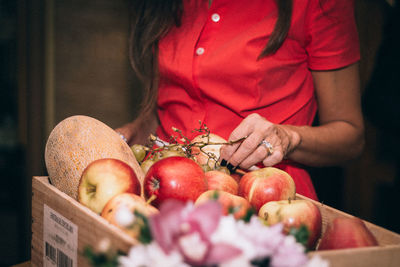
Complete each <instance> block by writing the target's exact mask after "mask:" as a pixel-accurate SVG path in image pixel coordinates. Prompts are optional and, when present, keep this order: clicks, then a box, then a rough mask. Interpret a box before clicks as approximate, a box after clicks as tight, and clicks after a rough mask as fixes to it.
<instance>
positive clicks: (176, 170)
mask: <svg viewBox="0 0 400 267" xmlns="http://www.w3.org/2000/svg"><path fill="white" fill-rule="evenodd" d="M206 190H207V180H206V178H205V174H204V172H203V170H202V169H201V167H200V166H199V165H198V164H197V163H196V162H194V161H193V160H191V159H189V158H185V157H169V158H165V159H161V160H159V161H157V162H156V163H154V164H153V165H152V166H151V167H150V169H149V170H148V172H147V174H146V176H145V178H144V194H145V197H146V199H149V198H151V197H155V199H154V200H153V201H152V203H151V204H153V205H154V206H156V207H158V206H159V205H160V204H161V203H162V202H164V201H165V200H167V199H170V198H173V199H178V200H181V201H195V200H196V199H197V197H198V196H199V195H200V194H201V193H203V192H204V191H206Z"/></svg>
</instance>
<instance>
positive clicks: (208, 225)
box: [187, 201, 222, 237]
mask: <svg viewBox="0 0 400 267" xmlns="http://www.w3.org/2000/svg"><path fill="white" fill-rule="evenodd" d="M221 217H222V207H221V204H219V203H218V202H217V201H208V202H205V203H204V204H201V205H198V206H196V207H195V208H194V210H192V212H190V213H189V214H188V217H187V220H188V222H195V224H197V225H198V226H199V227H200V229H201V232H202V234H204V235H205V236H207V237H208V236H210V235H211V234H212V233H213V232H214V231H215V230H216V229H217V227H218V225H219V221H220V219H221Z"/></svg>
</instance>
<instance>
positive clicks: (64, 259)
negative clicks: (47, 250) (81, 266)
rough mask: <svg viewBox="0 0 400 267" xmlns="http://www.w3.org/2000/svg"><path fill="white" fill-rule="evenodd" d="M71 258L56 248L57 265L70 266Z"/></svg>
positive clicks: (60, 266) (59, 266)
mask: <svg viewBox="0 0 400 267" xmlns="http://www.w3.org/2000/svg"><path fill="white" fill-rule="evenodd" d="M72 264H73V262H72V259H71V258H70V257H68V256H67V255H65V254H64V253H63V252H62V251H61V250H59V249H57V267H72Z"/></svg>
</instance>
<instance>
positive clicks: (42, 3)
mask: <svg viewBox="0 0 400 267" xmlns="http://www.w3.org/2000/svg"><path fill="white" fill-rule="evenodd" d="M356 2H357V8H356V15H357V24H358V28H359V34H360V41H361V52H362V60H361V66H360V75H361V77H360V78H361V86H362V91H363V107H364V114H365V120H366V129H367V131H366V141H367V143H366V147H365V151H364V153H363V154H362V156H361V157H360V158H359V159H357V160H354V161H353V162H350V163H348V164H346V165H344V166H340V167H332V168H318V169H311V173H312V177H313V180H314V182H315V185H316V188H317V192H318V195H319V198H320V201H321V202H323V203H325V204H327V205H330V206H332V207H335V208H338V209H340V210H343V211H345V212H348V213H350V214H353V215H356V216H358V217H361V218H363V219H365V220H368V221H370V222H372V223H375V224H377V225H380V226H383V227H385V228H387V229H390V230H392V231H395V232H398V233H400V220H399V206H398V205H399V201H398V198H397V197H398V194H399V193H400V190H399V183H400V182H399V170H398V166H399V164H398V163H399V160H400V157H399V156H398V153H399V148H400V141H399V140H400V139H399V138H398V136H399V135H398V134H397V131H398V129H400V127H399V119H400V108H399V104H398V103H399V102H400V101H399V100H400V99H399V92H400V85H399V77H400V67H399V62H400V57H399V53H400V50H399V47H400V45H399V37H398V36H399V33H400V30H399V29H400V28H399V27H400V25H399V18H400V14H399V8H398V6H397V7H396V8H395V7H394V6H395V1H394V0H392V1H389V0H388V1H385V0H357V1H356ZM128 35H129V0H118V1H109V0H96V1H94V0H92V1H78V0H70V1H62V0H58V1H55V0H0V214H1V219H0V229H1V230H0V266H9V265H12V264H16V263H19V262H23V261H26V260H29V257H30V233H31V230H30V221H31V215H30V212H31V208H30V205H31V178H32V176H34V175H38V176H39V175H46V169H45V165H44V159H43V158H44V146H45V143H46V140H47V136H48V135H49V133H50V131H51V129H52V128H53V127H54V126H55V125H56V124H57V123H58V122H60V121H61V120H63V119H64V118H66V117H68V116H71V115H77V114H83V115H88V116H92V117H94V118H97V119H99V120H101V121H103V122H105V123H106V124H108V125H109V126H111V127H117V126H120V125H121V124H123V123H124V122H127V121H129V120H131V119H132V118H133V117H134V116H135V114H136V112H137V106H138V103H139V101H140V90H139V87H138V85H137V83H136V81H135V79H134V77H133V74H132V72H131V70H130V67H129V62H128V56H127V50H128Z"/></svg>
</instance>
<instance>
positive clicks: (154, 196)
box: [146, 195, 157, 205]
mask: <svg viewBox="0 0 400 267" xmlns="http://www.w3.org/2000/svg"><path fill="white" fill-rule="evenodd" d="M156 198H157V196H156V195H151V196H150V198H149V199H148V200H147V201H146V203H147V204H149V205H150V204H151V202H153V201H154V200H155V199H156Z"/></svg>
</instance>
